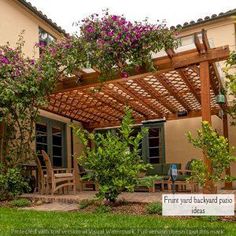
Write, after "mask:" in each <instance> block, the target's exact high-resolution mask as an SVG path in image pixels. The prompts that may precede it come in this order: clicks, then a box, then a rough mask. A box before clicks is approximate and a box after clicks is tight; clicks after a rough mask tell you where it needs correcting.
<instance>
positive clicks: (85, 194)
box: [22, 190, 236, 203]
mask: <svg viewBox="0 0 236 236" xmlns="http://www.w3.org/2000/svg"><path fill="white" fill-rule="evenodd" d="M167 193H168V192H155V193H149V192H134V193H127V192H124V193H122V194H120V196H119V199H120V200H125V201H128V202H142V203H150V202H161V201H162V194H167ZM218 193H219V194H234V195H235V201H236V190H219V191H218ZM177 194H178V193H177ZM95 195H96V192H95V191H82V192H78V193H77V194H76V195H73V194H67V195H42V194H35V193H33V194H23V195H22V197H24V198H29V199H31V200H34V201H37V200H41V201H43V202H48V203H49V202H62V203H63V202H64V203H79V202H80V201H81V200H85V199H88V200H90V199H93V198H94V197H95Z"/></svg>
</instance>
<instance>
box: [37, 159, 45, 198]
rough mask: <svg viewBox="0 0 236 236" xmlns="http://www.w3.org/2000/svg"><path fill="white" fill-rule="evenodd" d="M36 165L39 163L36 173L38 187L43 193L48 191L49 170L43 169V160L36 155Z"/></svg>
mask: <svg viewBox="0 0 236 236" xmlns="http://www.w3.org/2000/svg"><path fill="white" fill-rule="evenodd" d="M35 161H36V165H37V170H36V173H37V174H36V175H37V188H38V192H39V193H41V194H44V193H46V183H47V170H46V169H43V167H42V165H41V162H40V160H39V158H38V156H36V159H35Z"/></svg>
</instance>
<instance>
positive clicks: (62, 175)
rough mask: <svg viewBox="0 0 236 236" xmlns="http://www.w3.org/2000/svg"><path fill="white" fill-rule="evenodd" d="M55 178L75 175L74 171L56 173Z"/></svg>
mask: <svg viewBox="0 0 236 236" xmlns="http://www.w3.org/2000/svg"><path fill="white" fill-rule="evenodd" d="M54 176H55V178H67V177H73V174H72V173H59V174H55V175H54Z"/></svg>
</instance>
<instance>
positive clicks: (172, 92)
mask: <svg viewBox="0 0 236 236" xmlns="http://www.w3.org/2000/svg"><path fill="white" fill-rule="evenodd" d="M159 77H160V79H159V80H158V81H159V83H160V84H161V85H162V86H163V87H164V88H165V89H166V90H167V91H168V93H169V94H170V95H171V96H173V97H174V98H175V100H176V101H177V102H178V103H179V104H180V105H181V106H182V107H183V108H184V109H185V110H186V111H189V110H191V108H190V106H189V105H188V104H187V103H186V101H185V100H184V99H183V98H182V97H181V96H180V95H178V92H176V91H175V90H174V89H173V88H171V86H170V85H169V84H168V83H167V82H166V79H165V76H164V75H161V76H159ZM157 79H158V78H157Z"/></svg>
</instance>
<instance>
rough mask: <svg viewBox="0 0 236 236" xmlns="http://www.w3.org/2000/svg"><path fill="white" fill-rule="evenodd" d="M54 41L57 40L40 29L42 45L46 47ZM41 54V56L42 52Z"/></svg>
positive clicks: (40, 42)
mask: <svg viewBox="0 0 236 236" xmlns="http://www.w3.org/2000/svg"><path fill="white" fill-rule="evenodd" d="M54 40H56V39H55V38H54V37H53V36H52V35H51V34H49V33H48V32H47V31H45V30H44V29H42V28H39V44H40V45H44V46H46V45H48V44H49V43H51V42H52V41H54ZM40 54H41V50H40Z"/></svg>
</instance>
